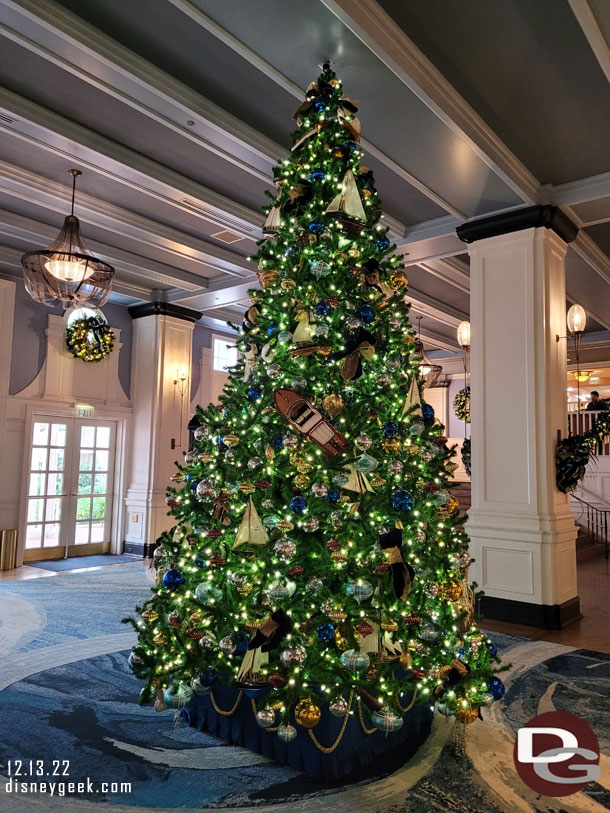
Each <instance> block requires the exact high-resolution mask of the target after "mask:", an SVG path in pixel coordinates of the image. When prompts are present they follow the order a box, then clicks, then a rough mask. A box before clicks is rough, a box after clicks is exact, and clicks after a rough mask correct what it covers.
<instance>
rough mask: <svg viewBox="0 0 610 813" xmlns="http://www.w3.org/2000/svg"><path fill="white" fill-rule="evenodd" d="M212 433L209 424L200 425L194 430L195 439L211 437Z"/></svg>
mask: <svg viewBox="0 0 610 813" xmlns="http://www.w3.org/2000/svg"><path fill="white" fill-rule="evenodd" d="M209 435H210V427H209V426H205V425H203V426H198V427H197V429H195V431H194V432H193V437H194V438H195V440H203V439H204V438H207V437H209Z"/></svg>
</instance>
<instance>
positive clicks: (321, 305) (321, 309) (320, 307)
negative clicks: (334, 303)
mask: <svg viewBox="0 0 610 813" xmlns="http://www.w3.org/2000/svg"><path fill="white" fill-rule="evenodd" d="M329 310H330V305H329V304H328V302H325V301H324V300H322V301H321V302H318V304H317V305H316V314H317V315H318V316H326V314H327V313H328V311H329Z"/></svg>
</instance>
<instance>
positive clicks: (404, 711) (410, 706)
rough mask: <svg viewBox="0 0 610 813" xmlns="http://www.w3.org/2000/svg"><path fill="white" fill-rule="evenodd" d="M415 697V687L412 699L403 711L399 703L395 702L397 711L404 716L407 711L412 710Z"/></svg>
mask: <svg viewBox="0 0 610 813" xmlns="http://www.w3.org/2000/svg"><path fill="white" fill-rule="evenodd" d="M416 697H417V687H415V689H414V690H413V697H412V698H411V702H410V703H409V705H408V706H407V707H406V708H404V709H403V707H402V706H401V705H400V703H399V701H398V699H397V700H396V702H397V703H398V708H399V709H400V710H401V711H402V713H403V714H405V713H406V712H407V711H409V709H412V708H413V704H414V703H415V698H416Z"/></svg>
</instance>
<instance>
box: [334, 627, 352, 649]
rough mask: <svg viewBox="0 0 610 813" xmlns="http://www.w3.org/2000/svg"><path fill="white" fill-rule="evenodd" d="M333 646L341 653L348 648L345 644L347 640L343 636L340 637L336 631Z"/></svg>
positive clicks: (339, 633)
mask: <svg viewBox="0 0 610 813" xmlns="http://www.w3.org/2000/svg"><path fill="white" fill-rule="evenodd" d="M335 646H336V647H337V649H339V650H340V651H341V652H345V650H346V649H347V647H348V646H349V644H348V643H347V638H346V637H345V635H342V634H341V632H340V631H339V630H338V629H336V630H335Z"/></svg>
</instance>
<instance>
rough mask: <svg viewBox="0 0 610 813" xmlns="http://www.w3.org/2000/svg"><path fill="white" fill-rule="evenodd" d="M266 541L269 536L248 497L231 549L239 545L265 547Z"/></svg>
mask: <svg viewBox="0 0 610 813" xmlns="http://www.w3.org/2000/svg"><path fill="white" fill-rule="evenodd" d="M268 541H269V534H268V533H267V530H266V528H265V526H264V525H263V523H262V522H261V518H260V517H259V515H258V511H257V510H256V507H255V505H254V503H253V502H252V497H250V499H249V501H248V505H247V506H246V510H245V511H244V515H243V517H242V520H241V525H240V526H239V530H238V531H237V534H236V536H235V541H234V542H233V549H235V548H238V547H239V546H240V545H265V544H266V543H267V542H268Z"/></svg>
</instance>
